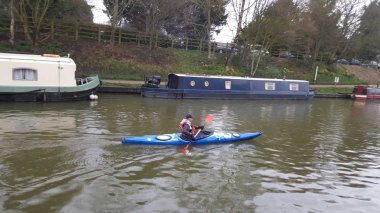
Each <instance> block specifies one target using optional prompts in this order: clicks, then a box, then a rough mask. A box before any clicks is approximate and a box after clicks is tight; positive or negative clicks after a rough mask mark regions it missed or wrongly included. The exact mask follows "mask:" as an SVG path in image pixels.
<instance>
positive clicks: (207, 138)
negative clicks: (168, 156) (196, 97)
mask: <svg viewBox="0 0 380 213" xmlns="http://www.w3.org/2000/svg"><path fill="white" fill-rule="evenodd" d="M260 135H262V133H261V132H253V133H243V134H237V133H224V132H209V131H201V134H199V135H198V137H197V139H196V140H195V141H192V142H191V144H192V145H197V144H213V143H232V142H237V141H244V140H250V139H253V138H256V137H259V136H260ZM121 141H122V143H124V144H146V145H187V144H188V143H189V141H188V140H185V139H182V138H181V137H180V134H179V133H173V134H163V135H145V136H140V137H123V138H122V139H121Z"/></svg>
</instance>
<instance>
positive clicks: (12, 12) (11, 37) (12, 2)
mask: <svg viewBox="0 0 380 213" xmlns="http://www.w3.org/2000/svg"><path fill="white" fill-rule="evenodd" d="M9 4H10V5H9V9H10V12H11V24H10V26H9V32H10V36H9V42H10V43H11V44H12V46H13V45H14V44H15V40H14V39H15V28H14V26H15V16H14V8H13V7H14V0H11V1H10V3H9Z"/></svg>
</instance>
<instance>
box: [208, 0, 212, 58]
mask: <svg viewBox="0 0 380 213" xmlns="http://www.w3.org/2000/svg"><path fill="white" fill-rule="evenodd" d="M210 1H211V0H207V35H208V55H207V58H208V59H211V57H212V55H211V2H210Z"/></svg>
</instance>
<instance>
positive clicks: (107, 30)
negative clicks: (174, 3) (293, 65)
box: [0, 18, 329, 61]
mask: <svg viewBox="0 0 380 213" xmlns="http://www.w3.org/2000/svg"><path fill="white" fill-rule="evenodd" d="M9 24H10V20H9V19H6V18H0V40H8V35H9ZM40 34H41V38H48V39H50V40H56V39H70V40H74V41H85V40H91V41H97V42H98V43H109V42H110V40H111V26H109V25H103V24H94V23H79V22H78V23H65V22H62V21H49V22H44V23H43V24H42V26H41V31H40ZM114 39H115V40H114V42H115V44H122V43H127V42H133V43H136V44H137V45H139V46H140V45H149V43H150V41H153V44H151V45H154V47H163V48H177V49H185V50H199V51H207V50H208V42H207V41H205V40H199V39H189V38H171V37H168V36H162V35H156V36H154V37H151V35H149V34H147V33H145V32H131V31H126V30H125V29H123V28H117V30H116V33H115V38H114ZM15 40H16V41H23V40H25V39H24V31H23V27H22V24H21V23H20V22H19V21H16V23H15ZM231 49H232V48H231V43H221V42H213V43H212V51H213V52H223V53H226V52H228V51H230V50H231ZM284 52H288V53H291V54H289V55H286V54H285V55H284V54H281V53H284ZM269 55H272V56H278V57H285V58H294V59H296V60H299V59H307V58H309V57H310V55H308V54H305V53H302V52H299V51H291V50H290V51H289V50H283V49H270V50H269ZM306 57H307V58H306ZM328 58H329V56H328V54H327V53H326V54H323V53H322V54H320V56H319V57H318V58H317V60H319V61H323V60H327V59H328Z"/></svg>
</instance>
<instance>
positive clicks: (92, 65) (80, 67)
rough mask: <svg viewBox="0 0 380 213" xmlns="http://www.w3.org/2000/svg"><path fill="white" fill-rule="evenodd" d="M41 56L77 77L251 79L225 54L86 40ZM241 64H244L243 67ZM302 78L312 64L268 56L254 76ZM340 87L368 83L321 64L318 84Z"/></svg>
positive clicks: (23, 47)
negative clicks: (69, 61)
mask: <svg viewBox="0 0 380 213" xmlns="http://www.w3.org/2000/svg"><path fill="white" fill-rule="evenodd" d="M28 49H30V46H29V45H28V43H17V44H16V45H15V46H13V47H12V46H10V45H9V43H8V42H4V41H3V42H0V51H21V52H27V50H28ZM38 53H52V54H59V55H61V56H65V55H68V54H70V57H72V58H73V59H74V60H75V62H76V63H77V75H78V76H81V75H88V74H99V75H100V77H101V79H120V80H143V78H144V76H149V75H157V74H158V75H161V76H162V77H163V80H165V78H166V76H167V74H168V73H189V74H209V75H234V76H248V75H249V69H248V68H249V65H250V62H249V61H247V62H245V64H244V63H243V64H242V63H240V61H239V60H240V59H239V57H238V56H235V58H233V60H232V61H233V66H232V68H231V69H229V70H225V62H226V57H227V55H226V54H219V53H215V54H213V57H212V59H208V58H207V52H201V51H199V50H189V51H186V50H184V49H171V48H157V49H155V50H150V49H149V48H148V47H146V46H138V45H137V44H134V43H132V44H129V43H126V44H122V45H121V46H115V47H114V48H111V47H110V46H109V45H107V44H98V43H96V42H87V41H78V42H72V41H59V42H45V43H43V44H41V45H40V48H39V51H38ZM241 64H242V65H241ZM284 75H285V76H286V78H287V79H303V80H309V81H311V82H313V81H314V80H313V79H314V71H313V70H311V68H310V65H307V64H304V63H303V62H302V61H296V60H295V59H284V58H278V57H270V56H266V57H264V58H263V59H262V61H261V63H260V66H259V69H258V71H257V73H256V74H255V77H265V78H283V77H284ZM335 77H339V78H340V82H339V83H340V84H362V83H367V82H363V81H361V80H359V79H358V78H357V77H356V76H355V75H353V74H350V73H349V72H347V71H346V70H345V69H343V68H342V67H336V66H335V67H334V66H331V65H330V66H327V65H324V64H319V73H318V79H317V83H318V84H333V83H334V78H335Z"/></svg>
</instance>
